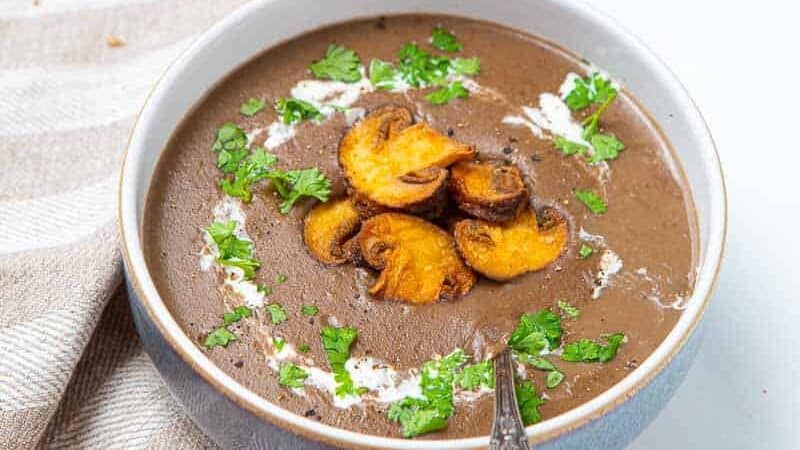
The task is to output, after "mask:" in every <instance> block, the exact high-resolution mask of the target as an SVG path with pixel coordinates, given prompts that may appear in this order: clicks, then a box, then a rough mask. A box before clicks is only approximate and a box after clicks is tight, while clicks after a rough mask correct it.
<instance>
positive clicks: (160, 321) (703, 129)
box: [118, 0, 727, 449]
mask: <svg viewBox="0 0 800 450" xmlns="http://www.w3.org/2000/svg"><path fill="white" fill-rule="evenodd" d="M274 1H279V0H256V1H252V2H250V3H248V4H246V5H244V6H242V7H240V8H238V9H237V10H235V11H234V12H233V13H231V14H230V15H228V16H227V17H225V18H224V19H223V20H222V21H220V22H218V23H216V24H215V25H213V26H212V27H211V28H210V29H209V30H208V31H206V32H205V33H203V34H202V35H201V36H200V37H199V38H198V39H197V40H196V41H195V42H194V43H193V44H192V45H191V46H189V48H187V49H186V50H185V51H184V52H183V53H182V54H181V55H180V56H179V57H178V58H177V59H176V60H175V61H174V62H173V63H172V64H171V65H170V66H169V67H168V68H167V70H166V72H165V73H164V74H163V75H162V77H161V78H160V79H159V81H158V82H157V84H156V85H155V87H154V88H153V90H152V92H151V93H150V95H149V96H148V98H147V100H146V102H145V105H144V106H143V108H142V110H141V112H140V114H139V116H138V118H137V120H136V123H135V124H134V127H133V130H132V132H131V136H130V140H129V143H128V146H127V148H126V149H125V153H124V155H123V160H122V170H121V175H120V181H119V191H118V192H119V224H120V231H121V239H122V253H123V258H124V261H125V263H126V268H127V274H128V277H129V281H130V282H131V285H132V287H133V288H134V289H135V290H136V292H137V294H138V297H139V301H140V302H141V303H142V305H143V306H144V308H145V310H146V311H147V313H148V315H149V317H150V319H151V320H152V321H153V323H154V324H155V325H156V327H157V328H158V330H159V332H160V333H161V334H162V336H163V337H164V339H165V340H166V341H167V342H168V343H169V345H170V346H171V347H172V349H173V350H175V352H176V353H177V354H178V355H180V357H181V358H182V359H183V360H184V361H185V362H186V363H187V364H188V365H189V366H190V367H192V369H193V370H194V371H195V372H197V373H198V374H199V375H200V376H201V377H202V378H203V379H204V380H205V381H206V382H208V383H209V384H211V385H212V386H214V387H215V388H216V389H217V390H219V391H220V392H222V393H223V394H224V395H225V396H226V397H227V398H228V399H230V400H232V401H233V402H235V403H236V404H237V405H239V406H240V407H243V408H244V409H246V410H248V411H250V412H251V413H253V414H255V415H256V416H258V417H260V418H261V419H263V420H267V421H269V422H271V423H275V424H281V426H283V427H284V428H286V429H289V430H290V431H292V432H295V433H298V434H300V435H302V436H304V437H307V438H311V439H314V440H318V441H323V442H327V443H334V444H337V445H345V446H349V447H352V446H356V447H363V448H391V449H456V448H457V449H463V448H482V447H486V446H487V445H488V444H489V436H481V437H471V438H461V439H450V440H424V439H416V440H408V439H400V438H386V437H380V436H374V435H369V434H363V433H357V432H353V431H348V430H344V429H341V428H336V427H332V426H329V425H325V424H321V423H319V422H317V421H315V420H311V419H308V418H306V417H302V416H300V415H296V414H294V413H292V412H290V411H288V410H286V409H284V408H282V407H280V406H278V405H277V404H274V403H271V402H270V401H268V400H267V399H265V398H263V397H261V396H259V395H258V394H256V393H254V392H253V391H251V390H250V389H248V388H246V387H244V386H243V385H241V384H240V383H238V382H237V381H236V380H234V379H233V378H232V377H230V376H229V375H227V374H226V373H225V372H223V371H222V370H221V369H219V368H218V367H217V366H216V365H214V363H213V362H211V360H210V359H209V358H208V357H207V356H206V355H205V354H204V353H203V352H202V351H201V350H199V349H198V348H197V346H196V344H195V343H194V342H193V341H192V340H191V339H190V338H189V337H188V336H187V335H186V334H185V333H184V332H183V330H182V329H181V328H180V326H179V325H178V324H177V322H176V321H175V319H174V318H173V317H172V315H171V314H170V312H169V311H168V310H167V308H166V306H165V304H164V302H163V300H162V299H161V297H160V296H159V294H158V292H157V290H156V288H155V285H154V283H153V280H152V279H151V277H150V275H149V272H148V269H147V265H146V263H145V258H144V252H143V249H142V245H141V239H140V236H139V226H138V223H137V212H136V205H137V200H136V198H137V190H136V186H137V183H138V182H140V180H138V179H137V177H136V176H135V173H136V172H137V169H138V167H139V166H140V165H141V164H142V163H143V159H142V155H143V154H144V151H145V149H144V147H143V145H142V144H143V142H144V137H143V136H144V134H145V130H147V129H149V128H150V127H151V126H152V125H153V123H151V122H152V118H151V115H152V113H153V111H155V110H157V109H158V107H159V105H160V104H161V102H162V101H163V100H164V99H165V98H167V96H168V91H169V89H168V87H169V86H170V85H171V84H172V83H174V82H175V80H176V79H177V78H178V76H179V75H180V73H182V72H183V71H184V70H187V68H189V67H190V65H189V61H190V60H191V59H192V56H193V55H195V54H196V53H197V52H198V51H199V50H200V49H202V48H204V47H205V46H207V45H209V43H211V42H213V41H214V40H215V39H216V38H217V37H218V36H220V35H222V34H224V33H227V32H228V30H229V29H231V28H232V27H234V26H235V24H236V23H238V22H239V21H240V20H242V19H243V18H244V17H246V16H247V15H249V14H250V13H251V12H252V11H255V10H257V9H258V8H261V7H263V6H264V5H266V4H269V3H272V2H274ZM559 2H560V3H561V4H562V6H563V7H564V8H567V9H570V10H571V12H573V13H575V14H581V15H584V16H587V17H590V18H591V19H592V20H594V21H595V22H597V23H598V24H599V25H600V26H604V27H607V28H610V29H612V30H613V32H614V33H616V34H617V36H616V37H617V38H619V39H626V40H628V42H629V43H632V44H633V45H634V46H635V47H636V49H637V51H638V52H639V54H640V55H641V57H642V58H644V59H645V60H647V63H648V64H650V65H651V66H652V68H653V69H654V70H658V71H659V72H660V75H661V76H662V77H663V78H664V79H665V80H667V82H669V83H670V85H671V87H672V94H673V95H675V96H676V98H677V100H680V101H681V103H682V104H683V106H684V108H683V111H684V112H687V113H691V114H692V116H693V117H690V118H689V119H690V120H689V123H690V124H691V126H692V127H693V131H694V132H695V133H696V134H697V136H702V141H703V142H702V145H701V146H700V148H699V151H701V152H703V155H702V156H703V158H704V161H705V164H704V167H705V171H706V172H707V173H706V175H708V178H709V179H711V180H714V181H715V183H714V184H713V185H712V186H709V188H710V198H711V202H710V203H711V205H710V208H711V214H710V215H709V217H710V223H709V232H708V245H707V247H706V249H707V250H706V251H705V252H704V255H703V258H702V262H701V267H703V269H704V270H702V271H700V273H699V274H698V277H697V280H696V283H695V290H694V292H693V294H692V298H691V300H690V301H689V302H688V304H689V306H688V308H687V309H686V310H684V312H683V314H682V316H681V318H680V319H679V321H678V323H677V324H676V325H675V327H674V328H673V329H672V331H671V332H670V333H669V335H668V336H667V337H666V339H664V340H663V341H662V342H661V344H659V346H658V347H657V348H656V350H655V351H654V352H653V353H652V354H651V355H650V356H649V357H648V358H647V359H646V360H645V361H643V362H642V363H641V364H640V365H639V367H637V368H636V369H635V370H633V371H632V372H631V373H629V374H628V375H627V376H626V377H625V378H623V379H622V380H620V381H619V382H618V383H617V384H615V385H614V386H612V387H611V388H609V389H607V390H606V391H604V392H603V393H601V394H600V395H598V396H596V397H594V398H593V399H591V400H590V401H588V402H586V403H583V404H581V405H580V406H578V407H576V408H573V409H571V410H569V411H567V412H564V413H562V414H560V415H558V416H555V417H552V418H548V419H547V420H544V421H542V422H539V423H537V424H535V425H531V426H529V427H527V430H526V431H527V436H528V439H529V441H531V442H543V441H546V440H549V439H552V438H554V437H556V436H559V435H562V434H564V433H567V432H569V431H571V430H574V429H576V428H578V427H580V426H583V425H585V424H586V423H588V422H590V421H592V420H595V419H597V418H599V417H601V416H603V415H605V414H606V413H607V412H609V411H611V410H613V409H615V408H616V407H617V406H619V405H620V404H622V403H623V402H624V401H625V400H626V399H628V398H629V397H631V396H633V395H634V394H636V393H637V392H638V391H639V390H641V389H642V388H644V387H645V386H646V385H647V384H648V383H649V382H650V381H651V380H652V379H653V378H654V377H655V376H656V375H658V373H660V372H661V370H662V369H663V368H664V367H665V366H666V365H667V364H669V362H670V361H671V360H672V358H673V357H674V356H675V355H676V354H677V353H678V352H679V351H680V349H681V348H682V347H683V345H684V344H685V343H686V341H687V340H688V338H689V336H690V335H691V332H692V331H693V330H694V328H695V327H696V326H697V324H698V323H699V321H700V319H701V318H702V315H703V312H704V311H705V309H706V307H707V305H708V302H709V300H710V296H711V294H712V292H713V290H714V287H715V285H716V282H717V279H718V275H719V270H720V265H721V260H722V256H723V253H724V247H725V241H726V236H727V198H726V191H725V183H724V177H723V174H722V167H721V165H720V161H719V156H718V154H717V149H716V146H715V144H714V141H713V138H712V136H711V133H710V130H709V129H708V126H707V124H706V122H705V120H704V119H703V117H702V115H701V113H700V111H699V110H698V108H697V106H696V105H695V103H694V101H693V100H692V99H691V97H690V96H689V94H688V92H687V91H686V89H685V88H684V87H683V85H682V84H681V83H680V81H679V80H678V79H677V77H676V76H675V75H674V74H673V73H672V71H671V70H670V69H669V68H668V67H667V66H666V65H665V64H664V63H663V62H662V61H661V60H660V59H659V58H658V57H657V56H655V54H653V52H652V51H650V50H649V49H648V48H647V47H646V46H645V45H644V44H643V43H642V42H641V41H640V40H639V39H638V38H637V37H635V36H634V35H632V34H631V33H630V32H628V31H627V30H626V29H625V28H624V27H622V26H621V25H620V24H618V23H617V22H616V21H615V20H613V19H611V18H610V17H608V16H606V15H605V14H604V13H601V12H599V11H597V10H596V9H595V8H593V7H592V6H589V5H587V4H585V3H583V2H581V1H579V0H559ZM699 297H702V298H703V300H702V301H698V300H696V299H697V298H699Z"/></svg>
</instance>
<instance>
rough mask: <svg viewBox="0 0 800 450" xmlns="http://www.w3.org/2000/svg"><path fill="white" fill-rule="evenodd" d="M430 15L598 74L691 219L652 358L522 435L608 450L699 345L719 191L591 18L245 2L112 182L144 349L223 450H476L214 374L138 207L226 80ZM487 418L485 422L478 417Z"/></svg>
mask: <svg viewBox="0 0 800 450" xmlns="http://www.w3.org/2000/svg"><path fill="white" fill-rule="evenodd" d="M419 12H422V13H442V14H450V15H456V16H464V17H470V18H476V19H481V20H485V21H490V22H496V23H499V24H503V25H506V26H509V27H512V28H516V29H519V30H523V31H525V32H528V33H531V34H534V35H537V36H540V37H543V38H545V39H547V40H549V41H552V42H554V43H556V44H558V45H559V46H561V47H563V48H565V49H567V50H569V51H572V52H574V53H575V54H577V55H581V56H583V57H585V58H587V59H589V60H590V61H592V62H593V63H595V64H596V65H598V66H599V67H603V68H604V69H606V70H608V71H609V72H610V73H612V74H613V75H614V76H615V78H617V79H619V80H620V81H621V82H622V84H623V85H624V86H625V88H627V89H629V90H630V91H631V92H632V93H633V94H634V95H635V97H637V98H638V99H639V101H641V103H642V104H643V106H644V107H645V108H646V109H647V110H648V111H649V112H650V114H652V116H653V117H654V119H655V120H656V121H657V122H658V123H659V124H660V125H661V127H662V128H663V130H664V132H665V133H666V135H667V136H668V137H669V139H670V140H671V142H672V144H673V146H674V148H675V150H676V151H677V153H678V155H679V158H680V160H681V161H682V163H683V168H682V170H684V171H685V173H686V176H687V178H688V180H689V182H690V184H691V189H692V192H693V195H694V201H695V204H696V207H697V212H698V215H699V217H698V218H699V226H700V230H699V231H700V245H699V252H700V257H699V268H698V273H697V284H696V287H695V290H694V294H693V296H692V298H691V299H690V300H689V301H688V307H687V308H686V310H685V311H684V313H683V315H682V317H681V318H680V320H679V321H678V323H677V325H676V326H675V328H674V329H673V330H672V332H671V333H670V334H669V335H668V336H667V338H666V339H665V340H664V342H663V343H661V345H659V346H658V348H657V349H656V350H655V351H654V352H653V354H652V355H651V356H650V357H649V358H647V359H646V360H645V361H643V362H642V363H641V365H640V366H639V367H638V368H636V369H635V370H633V371H632V372H631V373H630V374H629V375H628V376H627V377H625V378H624V379H623V380H621V381H620V382H619V383H617V384H616V385H614V386H613V387H611V388H610V389H608V390H607V391H605V392H603V393H602V394H600V395H598V396H597V397H595V398H594V399H592V400H591V401H589V402H587V403H585V404H583V405H581V406H579V407H577V408H575V409H572V410H570V411H567V412H565V413H563V414H561V415H559V416H556V417H552V418H549V419H547V420H545V421H543V422H541V423H538V424H536V425H533V426H530V427H528V428H527V434H528V437H529V440H530V442H531V443H532V444H537V445H539V446H540V447H539V448H543V449H550V448H553V449H555V448H559V449H573V448H574V449H585V448H595V449H599V448H620V447H623V446H624V445H626V444H627V443H628V442H630V441H631V440H632V439H633V438H634V437H635V436H636V435H637V434H638V433H639V432H640V431H641V430H642V429H643V428H644V427H645V426H646V425H647V424H648V423H649V422H650V421H651V420H652V419H653V418H654V417H655V416H656V414H657V413H658V411H659V410H660V409H661V408H662V407H663V406H664V405H665V404H666V402H667V401H668V400H669V398H670V397H671V396H672V394H673V392H674V391H675V389H676V388H677V386H678V385H679V383H680V382H681V380H682V379H683V378H684V376H685V374H686V372H687V370H688V368H689V366H690V364H691V362H692V359H693V357H694V355H695V353H696V351H697V348H698V345H699V342H700V340H701V334H702V333H701V331H702V330H701V328H702V327H700V326H699V325H700V319H701V317H702V315H703V312H704V310H705V309H706V306H707V304H708V301H709V297H710V295H711V292H712V290H713V288H714V284H715V281H716V279H717V274H718V272H719V266H720V260H721V257H722V251H723V246H724V242H725V232H726V203H725V190H724V183H723V178H722V174H721V171H720V165H719V160H718V158H717V154H716V151H715V148H714V143H713V141H712V138H711V135H710V134H709V131H708V129H707V127H706V124H705V122H704V121H703V118H702V117H701V115H700V112H699V111H698V110H697V108H696V106H695V105H694V103H693V102H692V99H691V98H690V97H689V95H688V94H687V93H686V91H685V90H684V88H683V87H682V86H681V84H680V83H679V82H678V80H677V79H676V78H675V76H674V75H673V74H672V73H671V72H670V70H669V69H668V68H667V67H665V66H664V64H663V63H661V62H660V61H659V60H658V58H656V56H654V55H653V54H652V53H651V52H650V51H649V50H648V49H647V48H646V47H645V46H644V45H643V44H642V43H641V42H640V41H639V40H637V39H636V38H635V37H633V36H632V35H631V34H629V33H628V32H626V31H625V29H624V28H622V27H621V26H620V25H619V24H617V23H615V22H613V21H612V20H610V19H609V18H608V17H606V16H604V15H602V14H601V13H599V12H597V11H596V10H594V9H592V8H591V7H589V6H587V5H584V4H582V3H579V2H575V1H566V0H562V1H557V0H514V1H485V0H381V1H372V0H337V1H335V2H334V1H324V2H318V1H313V0H257V1H254V2H252V3H250V4H248V5H246V6H244V7H242V8H241V9H239V10H237V11H236V12H234V13H233V14H231V15H230V16H228V17H227V18H226V19H225V20H223V21H222V22H220V23H219V24H217V25H215V26H214V27H212V28H211V29H210V30H209V31H208V32H206V33H205V34H204V35H202V36H201V37H200V38H199V39H197V41H196V42H195V43H194V44H193V45H192V46H191V47H190V48H189V49H188V50H187V51H186V52H184V53H183V54H182V55H181V56H180V57H179V58H178V59H177V60H176V61H175V62H174V63H173V64H172V65H171V66H170V68H169V69H168V70H167V72H166V73H165V74H164V76H163V77H162V78H161V79H160V81H159V82H158V84H157V85H156V87H155V89H154V90H153V92H152V94H151V95H150V97H149V99H148V100H147V103H146V105H145V107H144V109H143V110H142V112H141V115H140V116H139V119H138V122H137V124H136V126H135V129H134V131H133V134H132V136H131V140H130V143H129V146H128V149H127V152H126V155H125V158H124V163H123V169H122V175H121V180H120V205H119V214H120V226H121V232H122V243H123V253H124V260H125V269H126V273H127V280H128V288H129V293H130V296H129V298H130V303H131V308H132V310H133V313H134V318H135V321H136V326H137V329H138V331H139V334H140V335H141V338H142V341H143V342H144V346H145V348H146V350H147V352H148V353H149V354H150V357H151V358H152V360H153V362H154V363H155V365H156V367H157V368H158V370H159V371H160V373H161V375H162V377H163V378H164V380H165V382H166V383H167V385H168V386H169V389H170V391H171V392H172V394H173V395H174V396H175V398H177V399H178V400H179V401H180V402H181V403H182V404H183V406H184V407H185V408H186V411H187V413H188V414H189V415H190V416H191V417H192V418H193V419H194V421H195V422H196V423H197V424H198V425H199V426H200V427H201V428H202V429H203V430H204V431H205V432H206V433H207V434H208V435H209V436H210V437H211V438H212V439H213V440H214V441H216V442H217V443H219V444H220V445H221V446H223V447H225V448H231V449H234V448H280V449H286V448H325V447H327V446H335V447H346V448H389V449H471V448H485V447H486V446H487V445H488V442H489V438H488V436H483V437H475V438H467V439H453V440H446V441H432V440H423V439H417V440H405V439H394V438H384V437H376V436H370V435H367V434H360V433H355V432H352V431H346V430H342V429H338V428H334V427H330V426H327V425H323V424H320V423H319V422H317V421H315V420H310V419H307V418H305V417H301V416H298V415H295V414H293V413H291V412H289V411H287V410H285V409H283V408H281V407H280V406H279V405H276V404H274V403H272V402H270V401H269V400H268V399H265V398H262V397H259V396H258V395H256V394H255V393H253V392H252V391H250V390H248V389H247V388H246V387H244V386H242V385H241V384H239V383H237V382H236V381H234V380H233V378H231V377H230V376H228V375H226V374H225V373H224V372H223V371H222V370H220V369H219V368H217V367H216V366H215V365H214V364H213V363H212V362H211V361H210V360H209V359H208V358H207V357H206V356H205V355H204V354H203V352H202V351H201V350H200V349H199V348H197V346H196V344H195V343H194V342H193V341H192V339H190V338H189V337H187V336H186V334H184V332H183V331H182V330H181V329H180V327H179V326H178V324H177V323H176V322H175V320H174V318H173V317H172V316H171V315H170V313H169V311H168V310H167V308H166V307H165V305H164V302H163V301H162V299H161V297H159V294H158V291H157V290H156V288H155V286H154V284H153V280H152V279H151V277H150V275H149V274H148V269H147V266H146V264H145V258H144V254H143V252H142V241H141V230H142V217H143V208H144V205H145V195H146V193H147V190H148V186H149V183H150V178H151V176H152V174H153V169H154V166H155V164H156V162H157V160H158V158H159V155H160V153H161V152H162V150H163V149H164V147H165V145H166V143H167V140H168V139H169V137H170V135H171V134H172V132H173V130H174V129H175V128H176V126H177V125H178V124H179V122H180V121H181V119H182V118H183V117H184V116H185V115H186V114H187V112H188V111H189V110H190V109H191V108H192V106H193V105H194V104H195V103H197V102H198V101H199V100H200V99H201V98H202V97H203V96H204V95H205V94H206V92H208V90H209V89H210V88H211V87H212V86H214V84H215V83H217V82H218V81H219V80H221V79H222V78H223V77H224V76H225V75H226V74H227V73H228V72H229V71H230V70H231V68H235V67H238V66H239V65H241V64H243V63H244V62H246V61H248V60H249V59H251V58H252V57H254V56H256V55H257V54H259V53H260V52H262V51H263V50H264V49H266V48H269V47H271V46H274V45H276V44H278V43H280V42H283V41H286V40H287V39H291V38H292V37H295V36H298V35H300V34H302V33H304V32H306V31H309V30H313V29H316V28H319V27H322V26H325V25H329V24H333V23H337V22H342V21H346V20H350V19H354V18H364V17H370V16H379V15H389V14H395V13H419ZM486 420H491V418H490V417H487V418H486Z"/></svg>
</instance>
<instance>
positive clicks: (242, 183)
mask: <svg viewBox="0 0 800 450" xmlns="http://www.w3.org/2000/svg"><path fill="white" fill-rule="evenodd" d="M277 161H278V158H277V157H276V156H275V155H273V154H272V153H267V152H266V151H264V149H263V148H260V147H257V148H256V149H255V150H253V153H252V154H250V156H249V157H247V159H245V160H244V162H243V163H242V164H240V165H239V168H238V169H236V172H235V173H234V175H233V179H230V178H223V179H222V180H220V182H219V187H220V189H222V191H223V192H225V193H226V194H228V195H230V196H231V197H237V198H241V199H242V200H243V201H244V202H250V200H252V198H253V193H252V192H251V189H250V188H251V186H252V185H253V184H254V183H257V182H259V181H261V180H263V179H265V178H268V176H269V172H270V171H271V170H272V166H273V165H274V164H275V163H276V162H277Z"/></svg>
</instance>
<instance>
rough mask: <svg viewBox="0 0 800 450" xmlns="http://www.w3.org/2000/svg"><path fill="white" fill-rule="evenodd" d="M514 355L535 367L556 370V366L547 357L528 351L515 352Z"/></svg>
mask: <svg viewBox="0 0 800 450" xmlns="http://www.w3.org/2000/svg"><path fill="white" fill-rule="evenodd" d="M514 356H516V357H517V360H519V361H521V362H523V363H525V364H527V365H529V366H531V367H533V368H534V369H536V370H544V371H550V370H556V366H555V365H553V363H551V362H550V360H548V359H547V358H544V357H542V356H537V355H529V354H527V353H520V352H514Z"/></svg>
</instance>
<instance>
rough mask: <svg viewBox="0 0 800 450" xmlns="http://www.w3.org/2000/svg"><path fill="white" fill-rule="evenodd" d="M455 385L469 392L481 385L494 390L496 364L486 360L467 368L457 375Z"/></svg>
mask: <svg viewBox="0 0 800 450" xmlns="http://www.w3.org/2000/svg"><path fill="white" fill-rule="evenodd" d="M455 383H456V384H457V385H459V386H461V388H462V389H465V390H468V391H472V390H475V389H477V388H479V387H480V386H481V385H483V386H486V387H488V388H489V389H494V364H492V361H491V360H486V361H481V362H479V363H476V364H470V365H468V366H465V367H464V370H462V371H461V372H459V373H458V374H456V378H455Z"/></svg>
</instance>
